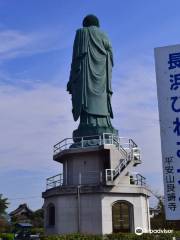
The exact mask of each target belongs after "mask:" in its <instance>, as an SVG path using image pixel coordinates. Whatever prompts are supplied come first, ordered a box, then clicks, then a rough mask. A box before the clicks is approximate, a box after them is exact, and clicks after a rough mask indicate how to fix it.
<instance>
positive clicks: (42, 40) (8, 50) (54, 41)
mask: <svg viewBox="0 0 180 240" xmlns="http://www.w3.org/2000/svg"><path fill="white" fill-rule="evenodd" d="M66 36H68V34H66V30H65V29H64V28H62V27H61V28H58V29H46V30H43V31H42V30H40V31H37V32H31V33H30V32H28V33H26V32H22V31H17V30H11V29H3V30H0V60H1V61H2V60H6V59H12V58H16V57H21V56H27V55H33V54H37V53H41V52H48V51H52V50H58V49H62V48H64V47H66V46H67V45H68V44H70V41H69V40H70V39H68V38H67V37H66Z"/></svg>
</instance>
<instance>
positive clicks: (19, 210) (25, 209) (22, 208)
mask: <svg viewBox="0 0 180 240" xmlns="http://www.w3.org/2000/svg"><path fill="white" fill-rule="evenodd" d="M22 212H23V213H33V211H32V210H31V209H30V208H29V207H28V206H27V204H26V203H23V204H20V205H19V207H18V208H17V209H15V210H14V211H12V212H10V214H9V215H10V216H11V217H12V216H14V215H18V214H21V213H22Z"/></svg>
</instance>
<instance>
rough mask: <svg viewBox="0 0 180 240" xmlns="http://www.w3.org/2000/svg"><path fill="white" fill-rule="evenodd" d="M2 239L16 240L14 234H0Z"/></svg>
mask: <svg viewBox="0 0 180 240" xmlns="http://www.w3.org/2000/svg"><path fill="white" fill-rule="evenodd" d="M0 239H2V240H14V234H13V233H0Z"/></svg>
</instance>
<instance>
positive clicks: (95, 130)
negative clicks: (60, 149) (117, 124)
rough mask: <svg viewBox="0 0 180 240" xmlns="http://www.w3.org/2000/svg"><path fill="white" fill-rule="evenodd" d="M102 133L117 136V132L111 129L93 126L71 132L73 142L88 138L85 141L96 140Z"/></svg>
mask: <svg viewBox="0 0 180 240" xmlns="http://www.w3.org/2000/svg"><path fill="white" fill-rule="evenodd" d="M103 133H111V134H114V135H115V136H118V130H116V129H115V128H113V127H94V126H87V125H86V126H84V127H83V126H82V125H81V126H80V127H79V128H78V129H76V130H74V131H73V141H74V142H80V141H81V138H82V137H84V138H86V136H88V137H87V138H88V139H87V140H96V138H98V137H99V136H101V135H103Z"/></svg>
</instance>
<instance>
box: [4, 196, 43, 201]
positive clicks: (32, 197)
mask: <svg viewBox="0 0 180 240" xmlns="http://www.w3.org/2000/svg"><path fill="white" fill-rule="evenodd" d="M34 198H42V197H40V196H29V197H19V198H8V200H10V201H13V200H25V199H34Z"/></svg>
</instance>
